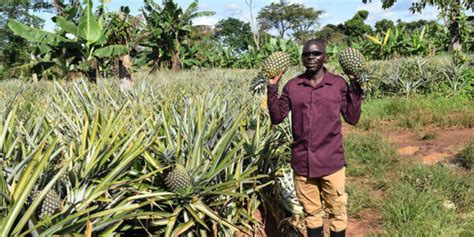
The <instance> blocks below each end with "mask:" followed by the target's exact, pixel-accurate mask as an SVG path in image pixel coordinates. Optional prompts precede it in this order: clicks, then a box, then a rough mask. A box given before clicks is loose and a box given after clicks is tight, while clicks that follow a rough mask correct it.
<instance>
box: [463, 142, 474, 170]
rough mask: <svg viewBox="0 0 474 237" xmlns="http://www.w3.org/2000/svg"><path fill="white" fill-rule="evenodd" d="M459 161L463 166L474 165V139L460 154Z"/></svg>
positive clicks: (469, 167)
mask: <svg viewBox="0 0 474 237" xmlns="http://www.w3.org/2000/svg"><path fill="white" fill-rule="evenodd" d="M459 162H460V163H461V165H462V166H463V167H466V168H468V169H472V167H474V140H471V141H470V142H469V143H468V144H467V145H466V147H465V148H464V149H463V150H462V151H461V154H459Z"/></svg>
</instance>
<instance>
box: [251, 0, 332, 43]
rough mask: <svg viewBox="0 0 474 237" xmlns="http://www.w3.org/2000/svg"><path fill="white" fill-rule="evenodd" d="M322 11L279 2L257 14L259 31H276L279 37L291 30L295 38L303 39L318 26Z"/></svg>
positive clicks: (282, 0) (282, 1)
mask: <svg viewBox="0 0 474 237" xmlns="http://www.w3.org/2000/svg"><path fill="white" fill-rule="evenodd" d="M322 13H323V12H322V11H317V10H315V9H314V8H312V7H310V8H306V7H304V6H303V5H302V4H297V3H293V4H289V3H288V1H285V0H280V2H278V3H272V4H270V5H268V6H265V7H263V8H262V10H260V12H259V13H258V17H257V19H258V21H259V25H260V29H261V30H263V31H268V30H271V29H276V30H277V31H278V35H279V36H280V37H282V38H283V37H284V36H285V34H286V33H287V32H288V31H290V30H292V31H293V33H294V36H295V38H304V37H306V36H307V35H310V34H311V32H309V30H310V29H311V28H313V27H315V26H316V25H317V24H318V20H319V16H320V15H321V14H322Z"/></svg>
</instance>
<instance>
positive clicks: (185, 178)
mask: <svg viewBox="0 0 474 237" xmlns="http://www.w3.org/2000/svg"><path fill="white" fill-rule="evenodd" d="M165 184H166V187H167V188H168V189H169V190H170V191H172V192H177V191H179V190H183V189H186V188H187V187H189V186H191V177H190V176H189V173H188V171H187V170H186V168H185V167H184V166H182V165H180V164H176V165H175V167H174V169H173V170H172V171H171V172H169V173H168V175H167V176H166V178H165Z"/></svg>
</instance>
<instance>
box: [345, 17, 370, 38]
mask: <svg viewBox="0 0 474 237" xmlns="http://www.w3.org/2000/svg"><path fill="white" fill-rule="evenodd" d="M368 15H369V12H368V11H365V10H362V11H358V12H357V13H356V14H355V15H354V17H352V19H350V20H347V21H346V22H344V24H343V25H342V28H343V29H344V34H345V35H347V36H348V37H349V39H348V40H349V42H348V43H349V45H350V44H351V43H352V42H353V41H356V40H358V39H360V38H361V37H363V36H364V35H365V34H369V33H371V32H372V27H371V26H370V25H367V24H365V23H364V21H365V20H366V19H367V17H368Z"/></svg>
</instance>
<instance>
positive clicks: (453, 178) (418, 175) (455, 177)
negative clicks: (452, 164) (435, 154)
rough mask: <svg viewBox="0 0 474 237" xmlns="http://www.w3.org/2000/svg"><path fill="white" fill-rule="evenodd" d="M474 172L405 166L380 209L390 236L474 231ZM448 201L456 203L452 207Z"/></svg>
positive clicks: (434, 234)
mask: <svg viewBox="0 0 474 237" xmlns="http://www.w3.org/2000/svg"><path fill="white" fill-rule="evenodd" d="M473 177H474V176H473V175H472V174H467V175H463V174H459V172H456V170H451V169H450V168H448V167H444V166H441V165H436V166H431V167H430V166H413V167H404V170H403V171H402V172H401V177H400V179H399V180H397V181H395V182H394V183H393V186H392V187H391V188H390V189H389V190H388V192H387V197H386V199H384V200H383V201H381V202H380V203H379V204H378V205H379V209H380V210H381V213H382V217H383V227H384V228H385V231H386V232H387V233H388V234H389V235H390V236H460V235H465V234H469V235H468V236H472V234H474V232H472V231H473V230H474V228H473V227H474V219H473V218H472V217H467V218H466V217H465V215H463V214H466V213H472V211H474V209H473V204H474V195H473V194H474V193H473V192H472V191H473V189H472V188H473V187H472V184H473V181H474V180H473ZM446 203H454V205H455V208H449V207H447V206H446Z"/></svg>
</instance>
